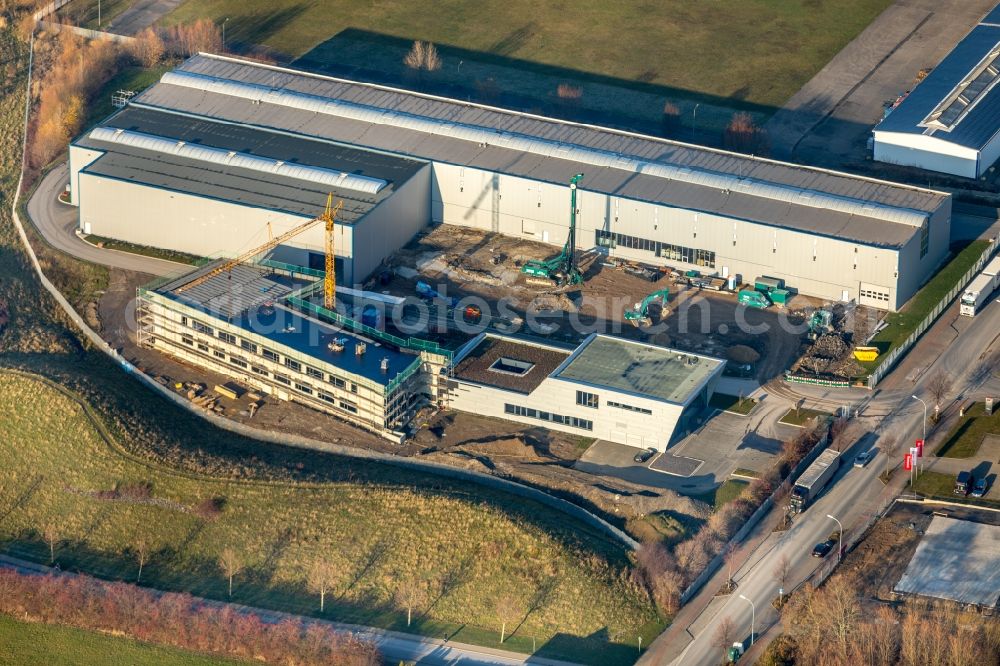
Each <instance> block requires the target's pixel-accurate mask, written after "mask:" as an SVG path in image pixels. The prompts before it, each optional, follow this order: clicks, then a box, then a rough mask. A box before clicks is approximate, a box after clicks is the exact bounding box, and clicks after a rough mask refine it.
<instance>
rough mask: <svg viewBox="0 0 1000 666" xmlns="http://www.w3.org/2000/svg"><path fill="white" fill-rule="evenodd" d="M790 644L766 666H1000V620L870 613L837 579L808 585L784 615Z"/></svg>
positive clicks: (947, 612)
mask: <svg viewBox="0 0 1000 666" xmlns="http://www.w3.org/2000/svg"><path fill="white" fill-rule="evenodd" d="M782 624H783V626H784V627H785V633H786V637H785V638H784V639H783V640H782V641H781V642H778V643H777V644H776V645H774V646H772V647H771V648H770V649H769V651H768V653H767V654H766V655H765V656H764V657H763V658H762V660H761V662H759V663H762V664H765V666H771V665H772V664H787V663H794V664H830V665H831V666H839V665H841V664H843V665H851V664H866V665H868V666H897V665H899V666H964V665H965V664H991V663H996V655H998V654H1000V621H998V620H997V619H996V618H988V617H982V616H979V615H976V614H974V613H964V612H961V611H958V610H956V609H955V608H954V607H952V606H951V605H948V604H942V605H932V604H930V603H927V602H920V601H911V602H907V603H906V604H905V606H904V607H903V609H902V612H900V611H897V610H896V609H895V608H893V607H892V606H888V605H879V606H877V607H875V608H874V609H868V608H866V607H865V606H864V605H863V604H862V601H861V598H860V595H859V594H858V592H857V588H856V586H855V585H853V584H852V583H851V581H849V580H848V579H847V578H846V577H844V576H839V575H838V576H834V577H832V578H831V579H830V580H829V581H827V583H826V584H825V585H823V586H822V587H821V588H818V589H817V588H814V587H812V586H811V585H806V586H805V587H804V588H803V589H802V590H801V591H800V592H798V593H796V594H795V595H794V596H792V597H791V598H790V599H789V601H788V603H787V604H786V605H785V606H784V608H783V609H782Z"/></svg>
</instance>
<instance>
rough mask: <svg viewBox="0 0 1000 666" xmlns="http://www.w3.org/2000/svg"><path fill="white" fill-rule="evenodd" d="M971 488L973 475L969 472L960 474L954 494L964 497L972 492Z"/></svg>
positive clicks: (956, 479) (956, 478) (957, 477)
mask: <svg viewBox="0 0 1000 666" xmlns="http://www.w3.org/2000/svg"><path fill="white" fill-rule="evenodd" d="M971 488H972V474H970V473H968V472H959V473H958V476H956V477H955V490H953V491H952V492H954V493H955V494H956V495H962V496H963V497H964V496H965V495H968V494H969V490H971Z"/></svg>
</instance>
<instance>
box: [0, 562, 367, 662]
mask: <svg viewBox="0 0 1000 666" xmlns="http://www.w3.org/2000/svg"><path fill="white" fill-rule="evenodd" d="M0 612H3V613H7V614H10V615H14V616H16V617H27V618H31V619H33V620H36V621H40V622H45V623H49V624H63V625H70V626H74V627H80V628H82V629H88V630H93V631H107V632H115V633H119V632H120V633H122V634H125V635H126V636H129V637H131V638H135V639H137V640H142V641H148V642H152V643H159V644H163V645H171V646H175V647H179V648H183V649H188V650H197V651H199V652H207V653H212V654H219V655H225V656H231V657H237V658H241V659H247V660H251V659H253V660H260V661H264V662H266V663H280V664H297V665H301V666H308V665H313V664H315V665H316V666H319V665H320V664H323V665H331V664H332V665H335V666H376V665H377V664H380V663H382V662H381V659H380V656H379V653H378V650H377V649H376V648H375V647H374V645H372V644H371V643H369V642H366V641H362V640H360V639H358V638H356V637H355V636H352V635H350V634H345V633H341V632H337V631H334V630H333V629H331V628H329V627H327V626H324V625H322V624H319V623H316V622H300V621H295V620H290V619H286V620H282V621H280V622H278V623H266V622H264V621H263V619H262V618H260V617H258V616H257V615H255V614H253V613H243V612H238V611H235V610H233V609H232V608H231V607H229V606H215V605H206V604H204V603H201V602H198V601H196V600H195V599H193V598H192V597H190V596H189V595H186V594H172V593H158V592H154V591H150V590H144V589H142V588H140V587H137V586H135V585H130V584H128V583H108V582H104V581H100V580H97V579H94V578H90V577H87V576H82V575H68V574H63V575H58V576H38V575H27V574H21V573H19V572H17V571H14V570H10V569H5V570H0Z"/></svg>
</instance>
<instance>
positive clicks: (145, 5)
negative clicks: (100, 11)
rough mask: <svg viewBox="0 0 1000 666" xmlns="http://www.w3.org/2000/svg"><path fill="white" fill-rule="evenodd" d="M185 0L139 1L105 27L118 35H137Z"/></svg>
mask: <svg viewBox="0 0 1000 666" xmlns="http://www.w3.org/2000/svg"><path fill="white" fill-rule="evenodd" d="M182 2H184V0H139V1H138V2H135V3H134V4H133V5H132V6H131V7H129V8H128V9H126V10H125V11H123V12H122V13H121V14H119V15H118V16H116V17H115V19H114V20H113V21H111V22H109V23H106V24H105V25H104V26H102V27H103V29H104V30H107V31H109V32H113V33H115V34H118V35H135V34H136V33H138V32H140V31H142V30H144V29H145V28H147V27H149V26H151V25H153V24H154V23H155V22H156V21H158V20H160V19H161V18H162V17H164V16H166V15H167V14H169V13H170V12H172V11H173V10H174V9H176V8H177V7H178V6H179V5H180V4H181V3H182Z"/></svg>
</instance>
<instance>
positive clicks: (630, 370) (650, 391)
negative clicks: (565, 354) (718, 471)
mask: <svg viewBox="0 0 1000 666" xmlns="http://www.w3.org/2000/svg"><path fill="white" fill-rule="evenodd" d="M724 364H725V361H723V360H721V359H717V358H711V357H709V356H701V355H698V354H690V353H688V352H683V351H678V350H676V349H669V348H667V347H657V346H655V345H649V344H645V343H642V342H635V341H633V340H626V339H624V338H616V337H611V336H607V335H597V334H594V335H591V336H590V337H589V338H588V339H587V340H585V341H584V343H583V344H582V345H580V347H579V348H578V349H577V350H576V351H575V352H573V355H572V356H571V357H570V358H569V359H568V360H567V361H566V362H565V363H564V364H563V366H562V367H561V368H560V369H558V370H557V371H556V372H555V373H554V374H553V376H554V377H557V378H559V379H565V380H568V381H575V382H581V383H583V384H586V385H588V386H592V387H595V388H601V387H604V388H609V389H612V390H615V391H623V392H626V393H633V394H636V395H641V396H645V397H649V398H655V399H658V400H663V401H666V402H671V403H676V404H686V403H687V402H688V400H690V399H691V397H692V396H694V395H695V394H697V392H698V391H700V390H701V389H702V388H703V387H704V386H705V384H707V383H708V381H709V380H710V379H711V378H712V377H713V376H714V375H716V374H717V373H719V372H721V371H722V367H723V365H724Z"/></svg>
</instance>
